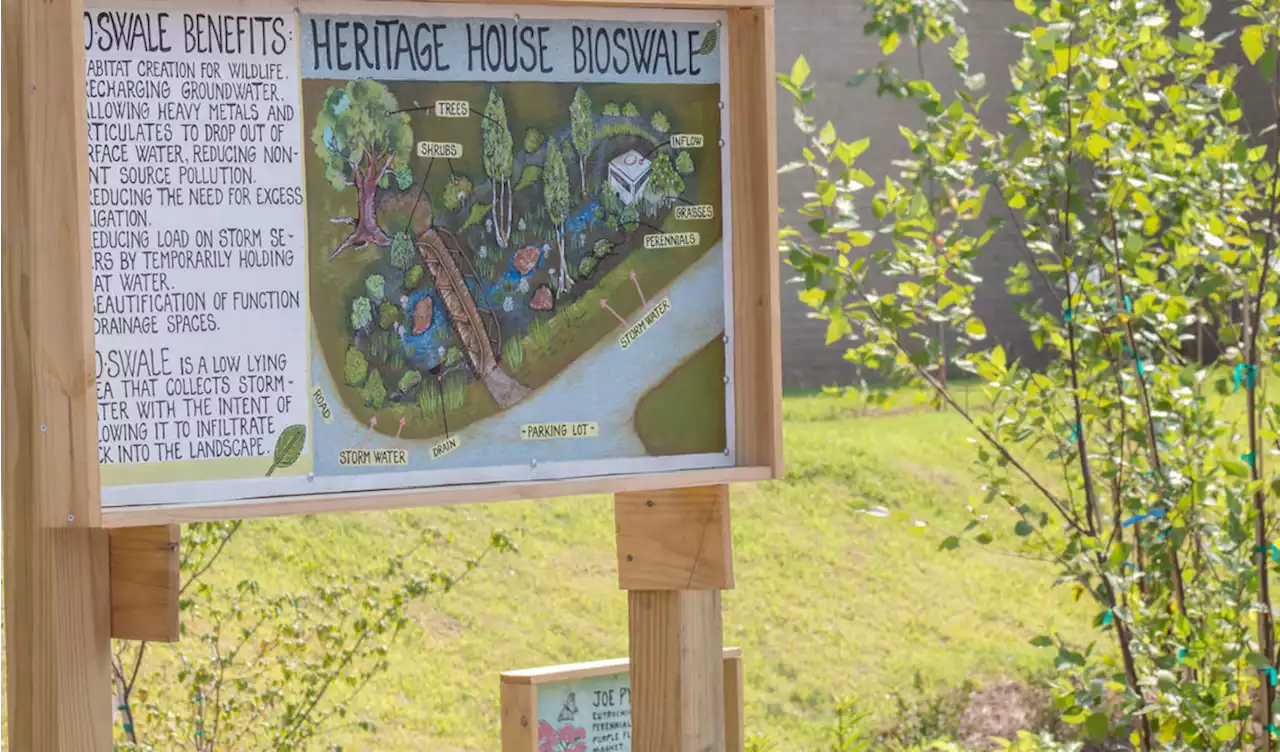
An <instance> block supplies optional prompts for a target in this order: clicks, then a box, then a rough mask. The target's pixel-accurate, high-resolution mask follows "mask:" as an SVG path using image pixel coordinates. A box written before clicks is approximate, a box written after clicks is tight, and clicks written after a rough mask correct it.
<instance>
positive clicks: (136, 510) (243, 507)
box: [102, 467, 774, 528]
mask: <svg viewBox="0 0 1280 752" xmlns="http://www.w3.org/2000/svg"><path fill="white" fill-rule="evenodd" d="M772 477H774V476H773V469H772V468H770V467H729V468H713V469H710V470H680V471H676V472H669V473H635V474H629V475H609V476H600V477H595V478H569V479H565V480H548V481H531V482H522V483H478V484H469V485H457V486H437V487H435V488H409V489H403V490H395V491H370V492H366V493H362V494H359V495H340V494H314V495H310V496H292V497H284V496H281V497H276V498H272V499H251V500H245V501H228V502H219V503H211V504H191V505H188V506H181V507H148V506H136V507H134V506H129V507H108V508H105V509H103V510H102V526H103V527H108V528H117V527H137V526H142V525H168V524H182V523H191V522H214V521H218V520H238V519H253V518H260V517H282V516H286V515H298V514H318V513H321V512H368V511H376V510H381V509H405V508H411V507H429V506H443V505H446V504H475V503H480V502H489V501H515V500H519V499H543V498H552V497H557V496H580V495H584V494H600V493H621V492H626V491H649V490H654V489H662V488H685V487H692V486H705V485H708V484H712V483H750V482H754V481H760V480H768V479H769V478H772Z"/></svg>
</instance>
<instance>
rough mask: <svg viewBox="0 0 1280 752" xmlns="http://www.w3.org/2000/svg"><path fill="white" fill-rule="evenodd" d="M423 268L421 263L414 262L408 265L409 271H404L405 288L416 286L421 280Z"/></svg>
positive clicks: (410, 288)
mask: <svg viewBox="0 0 1280 752" xmlns="http://www.w3.org/2000/svg"><path fill="white" fill-rule="evenodd" d="M423 273H424V270H423V268H422V264H414V265H413V266H411V267H409V271H407V272H405V273H404V287H405V289H406V290H413V289H415V288H417V286H418V283H419V282H421V281H422V275H423Z"/></svg>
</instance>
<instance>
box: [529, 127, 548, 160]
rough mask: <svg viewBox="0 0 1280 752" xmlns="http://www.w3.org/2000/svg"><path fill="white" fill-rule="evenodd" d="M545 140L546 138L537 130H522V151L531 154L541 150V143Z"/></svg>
mask: <svg viewBox="0 0 1280 752" xmlns="http://www.w3.org/2000/svg"><path fill="white" fill-rule="evenodd" d="M546 140H547V137H546V136H544V135H543V134H542V131H540V130H538V129H537V128H525V129H524V150H525V151H526V152H528V153H529V154H532V153H534V152H535V151H537V150H538V149H540V148H542V142H543V141H546Z"/></svg>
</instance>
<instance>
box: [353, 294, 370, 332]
mask: <svg viewBox="0 0 1280 752" xmlns="http://www.w3.org/2000/svg"><path fill="white" fill-rule="evenodd" d="M372 324H373V304H372V303H370V302H369V299H368V298H366V297H364V296H363V295H362V296H360V297H358V298H356V299H355V300H353V301H351V330H352V331H358V332H367V331H369V327H370V325H372Z"/></svg>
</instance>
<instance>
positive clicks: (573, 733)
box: [538, 721, 587, 752]
mask: <svg viewBox="0 0 1280 752" xmlns="http://www.w3.org/2000/svg"><path fill="white" fill-rule="evenodd" d="M538 752H587V730H586V729H584V728H578V727H577V726H574V725H573V724H572V723H567V724H565V725H564V726H562V727H561V728H560V730H559V731H557V730H556V729H555V728H554V727H553V726H552V725H551V724H550V723H547V722H546V721H539V722H538Z"/></svg>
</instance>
